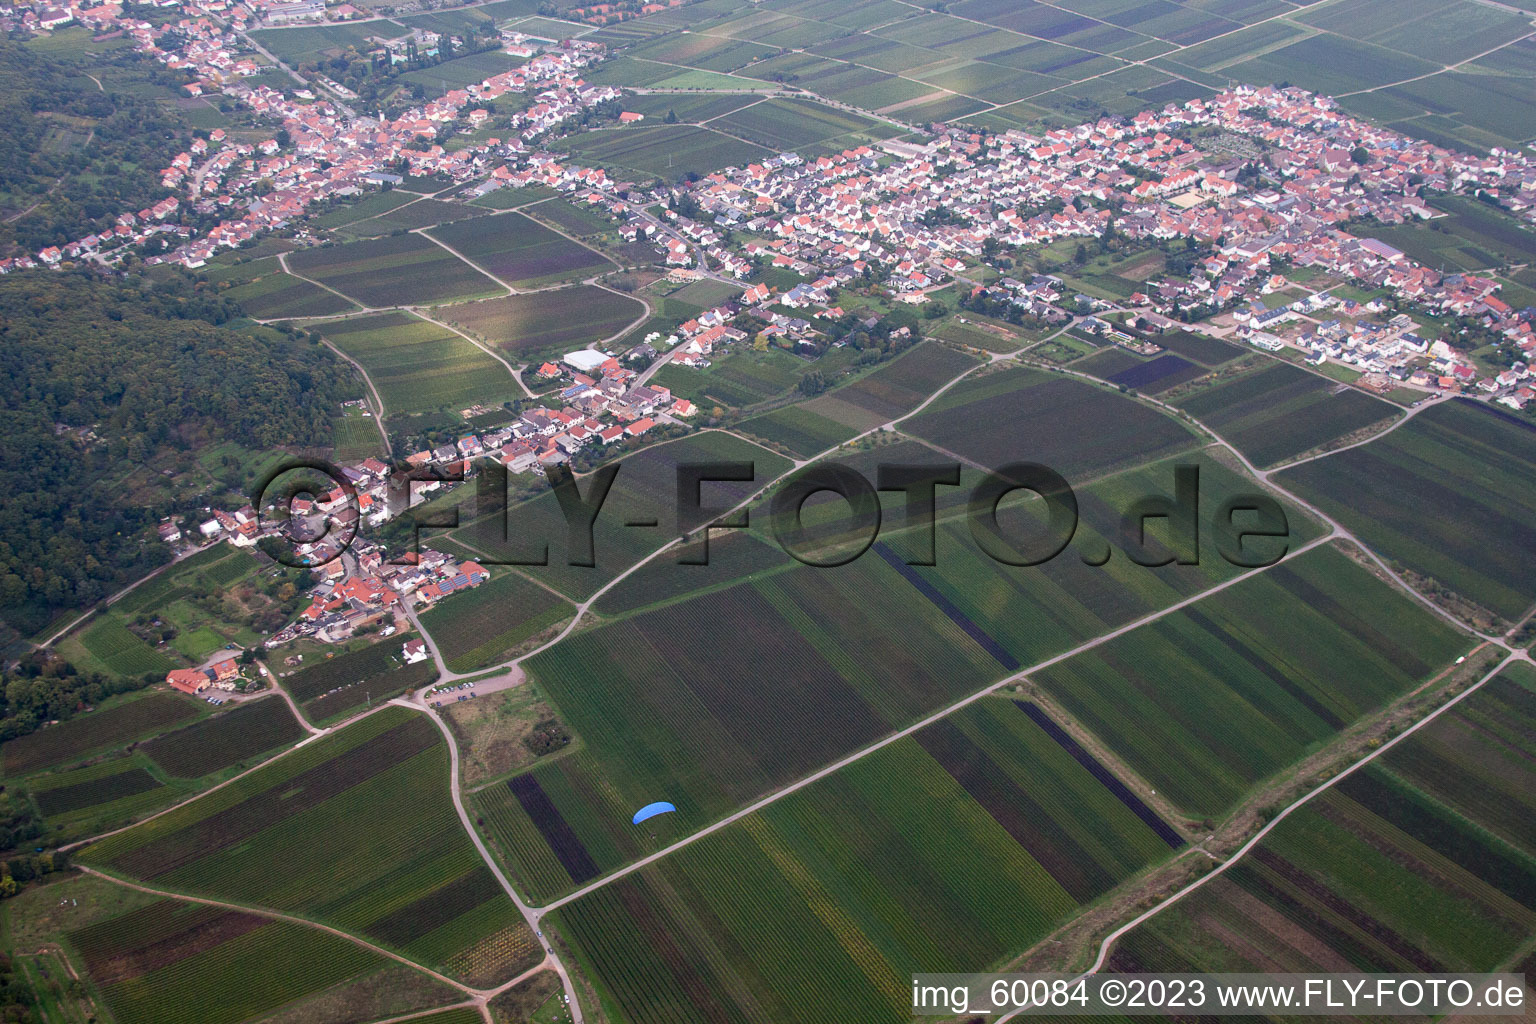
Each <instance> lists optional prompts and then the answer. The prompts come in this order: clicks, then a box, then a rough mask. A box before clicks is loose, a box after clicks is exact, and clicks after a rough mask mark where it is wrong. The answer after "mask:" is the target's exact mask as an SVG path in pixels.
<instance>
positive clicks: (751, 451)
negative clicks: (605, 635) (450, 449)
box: [451, 431, 790, 601]
mask: <svg viewBox="0 0 1536 1024" xmlns="http://www.w3.org/2000/svg"><path fill="white" fill-rule="evenodd" d="M705 462H751V463H752V464H753V465H754V470H755V474H756V477H755V480H754V481H742V482H724V481H721V482H712V483H707V484H704V485H703V486H702V490H701V501H702V503H703V504H704V505H705V506H707V507H708V506H717V507H723V508H729V507H732V506H734V505H736V504H738V503H739V502H741V500H742V499H743V498H745V497H746V496H747V495H749V494H751V493H752V492H754V491H756V490H757V489H759V488H761V487H763V486H764V485H765V484H766V483H767V482H768V481H769V480H771V479H773V478H774V477H776V476H778V475H779V474H780V473H783V472H784V471H785V470H787V469H789V468H790V462H789V460H788V459H785V458H784V457H782V456H780V455H776V454H774V453H772V452H770V451H768V450H767V449H765V448H763V447H761V446H760V445H756V444H752V443H751V442H749V441H744V440H742V439H740V438H737V437H734V436H732V435H730V434H725V433H721V432H718V431H709V432H705V433H699V434H692V435H689V436H687V437H684V438H682V439H680V440H676V441H671V442H668V443H665V444H659V445H652V446H651V447H649V448H645V449H642V450H641V451H639V452H636V453H634V454H633V455H629V456H627V457H625V458H624V459H622V460H621V461H620V462H619V463H618V465H619V467H620V468H619V471H618V475H617V476H616V477H615V478H614V481H613V485H612V488H611V489H610V491H609V493H608V497H607V499H606V500H605V501H604V504H603V508H602V513H601V514H600V515H599V516H598V518H597V520H596V522H595V524H594V525H593V561H594V562H595V563H596V564H595V565H594V566H591V567H587V566H576V565H571V564H569V562H570V555H571V552H570V551H569V550H568V546H569V542H568V541H567V538H568V537H569V535H570V532H569V529H568V528H567V526H566V522H565V518H564V516H563V515H562V514H561V512H560V508H559V505H558V503H557V501H556V499H555V496H554V494H553V493H548V492H546V493H544V494H540V495H539V496H538V497H536V498H533V499H531V500H529V501H525V502H523V503H522V504H519V505H514V506H512V507H511V508H509V509H507V514H506V518H505V520H503V519H502V518H501V517H499V516H494V515H493V516H488V517H486V518H484V519H481V520H478V521H476V522H473V523H469V524H467V525H465V526H463V527H460V528H459V530H458V531H456V532H455V533H454V534H452V535H451V536H452V537H453V538H457V539H460V540H462V541H463V542H464V543H466V544H468V545H470V546H471V547H472V548H474V549H475V550H478V551H483V552H485V553H486V554H487V555H490V556H491V557H492V558H507V559H517V560H520V561H528V560H536V559H537V558H538V557H539V556H540V555H541V554H542V555H543V556H544V557H546V558H547V559H548V564H547V565H527V566H525V567H524V568H523V569H522V570H521V571H522V572H524V573H525V574H526V575H527V576H528V577H529V578H530V579H532V580H533V581H534V582H535V583H538V584H543V585H545V586H549V587H553V588H555V589H556V590H558V591H559V592H560V593H562V594H565V595H566V596H567V597H569V598H571V599H573V600H578V601H579V600H585V599H586V598H589V597H591V596H592V594H593V593H594V592H596V591H597V590H598V589H599V588H600V587H602V586H603V585H604V584H606V583H608V582H609V581H610V580H612V579H613V578H614V577H615V576H617V575H618V574H619V573H621V572H623V571H624V570H625V569H627V568H629V567H630V566H631V565H633V564H634V563H635V562H637V561H639V560H640V559H641V558H643V557H645V556H646V555H648V554H650V553H651V552H652V551H654V550H655V549H656V548H657V547H659V546H660V545H662V544H664V543H666V542H667V541H670V540H673V539H675V538H676V537H677V536H678V534H679V529H678V526H677V523H676V513H677V467H678V466H680V465H685V464H691V463H705ZM589 481H590V477H587V478H578V480H577V482H578V484H579V485H580V486H581V488H582V490H583V493H586V488H588V487H589V486H590V483H589ZM628 522H638V523H641V524H644V525H642V526H641V527H629V526H626V525H625V524H626V523H628ZM653 523H654V526H651V525H650V524H653Z"/></svg>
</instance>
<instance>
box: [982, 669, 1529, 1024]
mask: <svg viewBox="0 0 1536 1024" xmlns="http://www.w3.org/2000/svg"><path fill="white" fill-rule="evenodd" d="M1520 661H1523V662H1526V663H1530V662H1531V661H1532V659H1531V656H1530V655H1529V654H1526V653H1525V652H1524V651H1509V652H1508V653H1506V654H1505V656H1504V657H1503V658H1501V659H1500V660H1499V662H1498V664H1496V665H1494V666H1493V668H1491V669H1489V670H1488V672H1487V673H1486V674H1484V675H1483V677H1482V678H1480V679H1478V680H1477V682H1475V683H1473V684H1472V685H1470V686H1468V687H1467V688H1466V689H1465V690H1463V691H1461V692H1460V693H1458V694H1457V695H1456V696H1454V697H1452V698H1451V699H1450V700H1448V701H1446V702H1445V703H1444V704H1442V705H1440V706H1439V707H1437V708H1435V709H1434V710H1433V711H1431V712H1429V714H1427V715H1425V716H1424V717H1423V718H1421V719H1419V720H1418V721H1417V722H1415V723H1413V725H1411V726H1409V727H1408V728H1406V729H1404V730H1403V731H1402V732H1400V733H1398V734H1397V735H1396V736H1394V737H1392V738H1391V739H1389V740H1387V741H1386V742H1385V743H1383V744H1382V745H1381V746H1379V747H1377V748H1376V749H1374V750H1372V751H1370V752H1369V753H1368V754H1366V755H1365V756H1364V757H1362V758H1360V760H1358V761H1356V762H1354V763H1353V764H1351V765H1349V766H1348V767H1346V768H1344V769H1343V770H1341V771H1339V772H1338V773H1337V774H1335V775H1333V776H1330V777H1329V778H1327V779H1324V780H1323V781H1322V782H1321V783H1319V784H1318V785H1317V786H1315V787H1314V788H1312V789H1310V790H1308V791H1307V792H1306V793H1304V794H1302V795H1301V796H1299V797H1297V798H1296V799H1295V800H1293V801H1292V802H1291V803H1290V804H1288V805H1287V806H1286V807H1285V808H1284V809H1283V810H1281V811H1280V812H1279V813H1278V814H1276V815H1275V816H1274V818H1273V819H1271V820H1270V821H1269V822H1268V823H1267V824H1266V825H1265V826H1264V827H1263V828H1261V829H1259V831H1258V832H1256V833H1254V835H1253V837H1252V838H1251V839H1249V840H1248V841H1247V842H1246V843H1244V844H1243V845H1242V846H1240V847H1238V848H1237V850H1236V851H1234V852H1233V853H1232V855H1231V856H1229V857H1228V858H1227V859H1226V860H1224V861H1220V862H1218V863H1217V865H1216V867H1214V868H1212V869H1211V870H1210V871H1208V872H1206V873H1205V874H1204V875H1202V876H1200V877H1199V878H1197V879H1195V880H1194V881H1193V882H1191V883H1189V884H1188V885H1186V886H1185V887H1184V888H1182V889H1180V890H1179V891H1178V892H1176V893H1174V894H1173V895H1172V896H1169V897H1168V898H1167V899H1165V900H1163V901H1162V902H1161V903H1159V904H1158V905H1157V906H1155V907H1152V908H1150V909H1148V910H1145V911H1143V912H1142V913H1140V914H1138V915H1136V916H1135V917H1134V918H1132V919H1131V920H1129V921H1127V922H1125V923H1124V924H1122V925H1120V926H1119V927H1118V928H1116V929H1115V930H1114V931H1112V932H1110V933H1109V935H1107V936H1105V938H1104V940H1103V941H1102V942H1101V943H1099V953H1098V956H1097V958H1096V959H1095V960H1094V962H1093V966H1092V967H1089V968H1088V969H1087V970H1086V971H1083V972H1082V973H1081V974H1078V975H1077V976H1076V977H1074V978H1073V980H1074V981H1075V980H1077V978H1084V977H1087V976H1088V975H1090V974H1097V973H1098V972H1099V971H1100V970H1102V969H1103V967H1104V962H1105V961H1106V960H1107V959H1109V954H1110V951H1111V949H1112V948H1113V947H1114V944H1115V943H1116V942H1117V941H1119V939H1120V938H1121V937H1122V936H1124V935H1125V934H1126V933H1128V932H1130V931H1131V930H1132V929H1134V928H1136V927H1137V926H1139V925H1141V924H1143V923H1144V922H1146V921H1147V920H1149V919H1150V918H1153V917H1156V916H1157V915H1158V914H1160V913H1162V912H1163V911H1164V910H1166V909H1167V908H1169V907H1171V906H1173V905H1174V904H1175V903H1177V902H1179V901H1180V900H1182V899H1183V898H1184V897H1186V896H1188V895H1189V894H1190V893H1192V892H1194V891H1195V890H1196V889H1199V888H1200V887H1201V886H1203V885H1205V884H1206V883H1207V882H1209V881H1211V880H1212V879H1214V878H1218V877H1220V876H1221V875H1222V874H1224V873H1226V871H1227V869H1228V868H1230V867H1232V866H1233V865H1234V864H1236V863H1237V862H1238V861H1239V860H1241V859H1242V858H1243V856H1244V855H1245V854H1247V853H1248V851H1250V850H1252V849H1253V848H1254V847H1255V846H1257V845H1258V844H1259V843H1260V842H1261V841H1262V840H1263V839H1264V837H1265V836H1267V835H1269V833H1270V832H1271V831H1272V830H1273V829H1274V828H1275V827H1276V826H1278V825H1279V824H1280V823H1281V822H1282V821H1284V820H1285V819H1286V818H1288V817H1290V815H1291V814H1292V812H1294V811H1298V810H1300V809H1301V808H1302V807H1304V806H1306V805H1307V803H1309V802H1310V801H1311V800H1312V798H1313V797H1316V796H1318V795H1319V794H1321V793H1323V792H1324V791H1326V790H1327V789H1328V788H1329V787H1330V786H1333V785H1334V784H1336V783H1338V782H1341V781H1343V780H1344V779H1346V778H1348V777H1349V776H1351V775H1353V774H1354V773H1355V772H1357V771H1359V770H1360V769H1361V768H1364V767H1365V766H1366V765H1368V764H1370V763H1371V762H1372V761H1374V760H1375V759H1376V758H1378V757H1380V756H1381V755H1382V754H1385V753H1386V752H1387V751H1389V750H1391V749H1392V748H1393V747H1395V746H1397V745H1398V744H1399V743H1401V742H1402V741H1403V740H1406V739H1407V738H1408V737H1410V736H1412V735H1413V734H1414V733H1416V732H1418V731H1419V730H1420V729H1422V728H1424V727H1425V726H1426V725H1428V724H1429V723H1431V722H1433V721H1434V720H1435V719H1437V718H1439V717H1440V716H1441V715H1443V714H1444V713H1445V712H1447V711H1449V710H1451V709H1452V708H1454V707H1455V706H1456V705H1457V704H1460V703H1461V702H1462V701H1463V700H1466V699H1467V698H1468V697H1470V696H1472V695H1473V694H1474V693H1476V692H1477V691H1478V690H1480V689H1482V688H1483V686H1484V685H1485V684H1487V683H1488V682H1490V681H1492V680H1493V679H1495V678H1496V677H1497V676H1498V675H1499V673H1500V672H1502V671H1504V669H1506V668H1508V667H1509V666H1510V665H1512V664H1514V663H1515V662H1520ZM1207 856H1209V854H1207ZM1213 859H1214V858H1213ZM1021 1012H1022V1011H1019V1010H1014V1011H1012V1012H1011V1013H1006V1014H1004V1015H1002V1016H1001V1017H999V1018H997V1022H996V1024H1003V1022H1004V1021H1009V1020H1013V1019H1014V1018H1016V1017H1018V1016H1020V1014H1021Z"/></svg>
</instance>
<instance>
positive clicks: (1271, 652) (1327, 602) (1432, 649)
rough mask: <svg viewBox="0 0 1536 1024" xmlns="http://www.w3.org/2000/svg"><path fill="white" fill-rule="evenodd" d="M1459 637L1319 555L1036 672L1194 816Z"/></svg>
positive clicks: (1414, 673)
mask: <svg viewBox="0 0 1536 1024" xmlns="http://www.w3.org/2000/svg"><path fill="white" fill-rule="evenodd" d="M1466 646H1467V642H1466V638H1465V637H1464V636H1463V635H1461V634H1459V633H1458V632H1456V631H1455V630H1453V629H1451V628H1450V627H1449V626H1448V625H1446V624H1445V623H1444V622H1443V621H1442V620H1440V619H1438V618H1436V617H1435V616H1433V615H1431V614H1430V613H1428V612H1427V611H1425V610H1423V609H1422V608H1421V607H1420V606H1418V605H1417V604H1416V603H1414V602H1413V601H1411V600H1410V599H1408V598H1406V597H1403V596H1401V595H1399V594H1398V593H1396V592H1394V591H1393V590H1392V589H1391V588H1389V587H1388V586H1387V585H1386V584H1384V583H1382V582H1380V581H1379V580H1377V579H1376V578H1375V577H1373V576H1371V575H1370V574H1369V573H1368V572H1366V571H1365V570H1364V569H1361V568H1360V567H1358V566H1357V565H1355V564H1354V563H1353V562H1351V561H1349V560H1348V559H1347V558H1346V557H1344V556H1343V555H1341V554H1339V553H1338V552H1336V551H1333V550H1330V549H1318V550H1315V551H1312V552H1309V553H1308V554H1307V555H1305V556H1303V557H1302V558H1300V559H1298V560H1296V561H1294V562H1289V563H1286V564H1283V565H1280V566H1277V567H1275V568H1273V569H1270V570H1269V571H1267V572H1265V573H1263V574H1261V575H1259V576H1256V577H1254V578H1252V579H1248V580H1245V581H1244V582H1242V583H1240V584H1238V585H1237V586H1235V587H1230V588H1228V589H1227V590H1224V591H1222V592H1221V593H1220V594H1217V595H1214V596H1212V597H1210V598H1208V599H1206V600H1203V601H1200V602H1198V603H1196V604H1194V605H1191V606H1189V607H1187V608H1185V609H1183V610H1181V611H1179V612H1177V613H1175V614H1173V615H1170V616H1167V617H1165V618H1163V619H1160V620H1159V621H1157V622H1155V623H1152V624H1151V625H1148V626H1144V627H1142V628H1140V629H1137V630H1135V631H1133V632H1131V633H1128V634H1125V635H1123V636H1120V637H1117V638H1116V639H1114V640H1112V641H1110V642H1108V643H1106V644H1103V645H1101V646H1100V647H1097V648H1095V649H1094V650H1092V651H1088V652H1085V653H1083V654H1080V655H1078V656H1076V657H1074V658H1072V659H1070V660H1068V661H1066V662H1062V663H1060V664H1058V665H1054V666H1052V667H1051V668H1049V669H1046V670H1044V671H1042V672H1040V673H1038V674H1037V675H1036V676H1035V680H1036V682H1038V683H1039V684H1040V685H1041V686H1042V687H1043V688H1044V689H1045V691H1046V692H1047V693H1049V694H1050V695H1051V696H1052V697H1053V698H1054V699H1055V700H1056V701H1058V702H1059V703H1060V704H1062V705H1063V706H1064V707H1065V708H1066V710H1067V711H1068V712H1069V713H1070V714H1071V715H1073V716H1074V717H1075V718H1076V719H1077V720H1078V721H1080V722H1082V723H1083V724H1084V725H1085V726H1086V727H1087V728H1088V729H1089V730H1091V731H1092V732H1093V733H1095V734H1096V735H1097V736H1098V737H1099V738H1100V739H1101V740H1103V741H1104V742H1105V743H1106V744H1107V745H1108V746H1109V747H1110V748H1111V749H1112V750H1114V751H1115V752H1116V753H1117V754H1119V755H1120V756H1121V757H1122V758H1123V759H1124V760H1126V761H1127V762H1128V763H1129V764H1130V765H1131V766H1132V767H1133V768H1134V769H1135V770H1136V771H1137V772H1139V773H1140V774H1141V776H1142V777H1143V778H1146V779H1147V780H1148V781H1149V782H1151V783H1152V784H1153V785H1154V786H1155V788H1156V789H1157V790H1158V791H1159V792H1162V793H1166V795H1167V796H1168V798H1169V799H1170V800H1172V801H1173V802H1174V803H1176V804H1178V805H1179V806H1181V807H1182V808H1184V809H1185V810H1186V811H1189V812H1190V813H1192V814H1193V815H1195V816H1197V817H1199V816H1204V815H1215V814H1219V813H1221V812H1222V811H1224V810H1226V809H1227V808H1228V807H1230V806H1231V804H1232V803H1233V802H1234V801H1235V800H1236V799H1238V797H1239V796H1241V794H1242V793H1243V792H1245V791H1246V790H1247V789H1248V788H1249V787H1250V786H1251V785H1252V784H1253V783H1254V782H1257V781H1259V780H1260V779H1263V778H1265V777H1267V776H1269V775H1271V774H1272V773H1274V772H1277V771H1279V770H1280V769H1282V768H1284V767H1285V766H1286V765H1288V764H1291V763H1292V762H1294V761H1295V760H1297V759H1298V758H1299V757H1300V756H1301V755H1303V754H1304V753H1306V752H1308V751H1310V750H1311V749H1313V748H1314V746H1315V745H1317V744H1319V743H1321V742H1323V741H1325V740H1327V739H1328V738H1330V737H1331V736H1333V735H1334V734H1336V733H1337V732H1338V731H1339V730H1340V729H1342V728H1344V727H1345V726H1347V725H1349V724H1350V723H1351V722H1353V721H1355V720H1356V719H1358V718H1359V717H1360V716H1361V715H1363V714H1365V713H1367V712H1369V711H1372V710H1375V709H1377V708H1379V707H1381V706H1382V705H1383V704H1385V703H1386V702H1388V701H1390V700H1392V699H1393V698H1395V697H1397V696H1399V695H1400V694H1402V693H1404V692H1405V691H1407V690H1408V689H1409V688H1411V686H1412V685H1413V684H1414V683H1416V682H1419V681H1421V680H1423V679H1425V678H1427V677H1428V676H1430V675H1431V674H1432V673H1434V672H1435V671H1438V670H1439V669H1440V668H1442V667H1444V666H1445V665H1447V664H1449V663H1450V662H1451V661H1452V659H1454V658H1455V656H1456V655H1457V654H1459V653H1461V652H1462V651H1464V650H1465V649H1466Z"/></svg>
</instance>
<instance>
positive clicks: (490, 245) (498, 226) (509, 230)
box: [431, 213, 614, 288]
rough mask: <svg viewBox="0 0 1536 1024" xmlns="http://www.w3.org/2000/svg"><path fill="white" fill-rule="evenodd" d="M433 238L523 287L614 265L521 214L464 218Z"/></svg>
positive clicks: (500, 276)
mask: <svg viewBox="0 0 1536 1024" xmlns="http://www.w3.org/2000/svg"><path fill="white" fill-rule="evenodd" d="M431 234H432V237H433V238H436V239H438V240H439V241H441V242H443V243H445V244H446V245H448V246H451V247H452V248H453V249H454V251H455V252H458V253H461V254H462V255H463V256H464V257H465V258H466V259H468V260H471V261H473V262H474V263H475V264H476V265H477V266H481V267H484V268H485V269H486V270H488V271H490V272H491V273H492V274H494V275H495V276H496V277H498V278H500V279H501V280H503V281H505V282H507V284H510V285H513V286H514V287H517V288H540V287H543V286H545V285H550V284H557V283H560V282H563V281H570V280H575V279H578V278H582V277H590V276H591V275H592V274H594V273H598V272H600V271H604V270H609V269H612V268H613V266H614V264H613V263H612V261H611V260H609V259H608V258H607V257H605V256H603V255H601V254H599V253H597V252H594V251H593V250H591V249H588V248H587V247H586V246H584V245H580V244H578V243H576V242H573V241H571V240H570V239H569V238H566V237H565V236H564V235H561V234H559V233H558V232H555V231H551V230H550V229H549V228H547V227H545V226H544V225H542V224H540V223H538V222H537V221H532V220H529V219H528V218H527V217H524V216H522V215H521V214H518V213H507V214H502V215H500V216H496V217H486V218H482V219H480V220H470V221H460V222H459V223H457V224H451V225H448V226H446V227H440V228H436V229H434V230H433V231H432V232H431Z"/></svg>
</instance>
